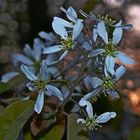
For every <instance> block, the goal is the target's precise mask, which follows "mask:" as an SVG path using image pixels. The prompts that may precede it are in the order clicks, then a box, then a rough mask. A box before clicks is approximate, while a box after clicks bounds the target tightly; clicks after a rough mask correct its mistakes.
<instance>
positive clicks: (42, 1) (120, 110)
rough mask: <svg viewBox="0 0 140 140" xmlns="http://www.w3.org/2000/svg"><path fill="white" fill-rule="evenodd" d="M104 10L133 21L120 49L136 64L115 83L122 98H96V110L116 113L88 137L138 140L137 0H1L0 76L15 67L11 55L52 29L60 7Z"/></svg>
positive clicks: (139, 51)
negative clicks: (41, 33) (115, 99)
mask: <svg viewBox="0 0 140 140" xmlns="http://www.w3.org/2000/svg"><path fill="white" fill-rule="evenodd" d="M60 6H64V7H66V8H67V7H68V6H72V7H73V8H75V9H76V10H77V11H78V10H79V9H83V10H84V11H85V12H89V11H93V12H94V13H96V14H104V13H107V14H109V15H111V16H115V17H119V18H121V19H123V21H124V22H125V23H131V24H133V26H134V28H133V29H131V30H130V31H127V32H125V33H124V37H123V41H122V43H121V50H122V51H124V52H125V53H126V54H128V55H129V56H130V57H132V58H133V59H134V60H135V61H136V64H135V65H133V66H128V71H127V73H126V74H125V76H124V77H123V78H122V80H121V81H119V83H118V87H117V89H118V91H119V92H120V94H121V99H119V100H117V101H109V102H108V100H104V99H102V98H101V99H99V101H98V102H97V103H96V105H95V106H96V107H95V108H96V112H97V113H98V112H99V113H100V112H104V111H106V110H113V111H116V112H117V114H118V116H117V118H116V119H115V120H112V121H111V122H109V123H108V124H107V125H105V126H103V128H101V129H100V130H99V131H97V132H95V134H94V136H91V140H123V139H125V140H140V0H0V76H1V75H2V74H4V73H6V72H8V71H12V70H14V67H13V66H12V65H11V56H12V55H13V54H14V53H16V52H22V49H23V47H24V45H25V43H29V44H30V45H32V43H33V39H34V38H35V37H38V32H40V31H47V32H50V31H52V27H51V22H52V19H53V16H64V15H63V13H62V12H61V11H60V9H59V7H60Z"/></svg>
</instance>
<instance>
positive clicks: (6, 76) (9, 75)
mask: <svg viewBox="0 0 140 140" xmlns="http://www.w3.org/2000/svg"><path fill="white" fill-rule="evenodd" d="M18 74H19V73H18V72H8V73H6V74H4V75H2V76H1V82H4V83H6V82H8V81H9V80H11V79H12V78H14V77H15V76H17V75H18Z"/></svg>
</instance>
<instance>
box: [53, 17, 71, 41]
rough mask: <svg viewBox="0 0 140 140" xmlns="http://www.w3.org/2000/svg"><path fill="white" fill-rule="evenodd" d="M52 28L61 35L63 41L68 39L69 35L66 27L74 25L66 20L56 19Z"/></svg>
mask: <svg viewBox="0 0 140 140" xmlns="http://www.w3.org/2000/svg"><path fill="white" fill-rule="evenodd" d="M52 27H53V30H54V31H55V33H57V34H58V35H60V36H61V37H62V38H63V39H66V38H67V37H68V33H67V30H66V28H65V27H71V28H72V27H73V25H72V24H71V23H69V22H67V21H66V20H64V19H61V18H58V17H54V20H53V22H52Z"/></svg>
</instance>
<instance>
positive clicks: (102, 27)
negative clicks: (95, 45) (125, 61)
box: [97, 21, 108, 44]
mask: <svg viewBox="0 0 140 140" xmlns="http://www.w3.org/2000/svg"><path fill="white" fill-rule="evenodd" d="M97 30H98V34H99V36H100V37H101V38H102V39H103V40H104V42H105V43H106V44H107V43H108V34H107V31H106V27H105V23H104V21H101V22H99V23H98V25H97Z"/></svg>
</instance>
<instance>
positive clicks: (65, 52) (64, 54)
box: [59, 51, 68, 61]
mask: <svg viewBox="0 0 140 140" xmlns="http://www.w3.org/2000/svg"><path fill="white" fill-rule="evenodd" d="M67 54H68V51H64V53H63V54H62V55H61V57H60V58H59V61H61V60H62V59H64V58H65V57H66V56H67Z"/></svg>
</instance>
